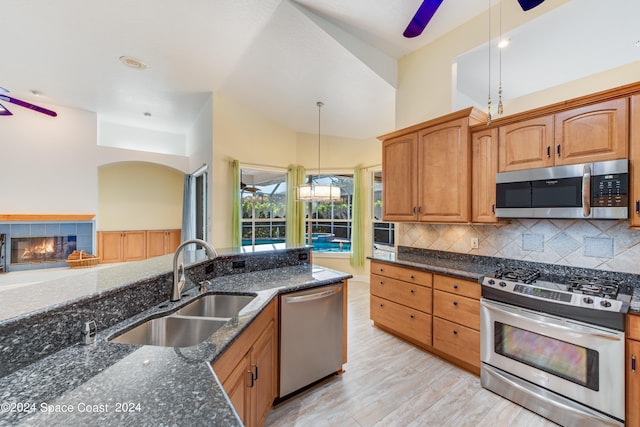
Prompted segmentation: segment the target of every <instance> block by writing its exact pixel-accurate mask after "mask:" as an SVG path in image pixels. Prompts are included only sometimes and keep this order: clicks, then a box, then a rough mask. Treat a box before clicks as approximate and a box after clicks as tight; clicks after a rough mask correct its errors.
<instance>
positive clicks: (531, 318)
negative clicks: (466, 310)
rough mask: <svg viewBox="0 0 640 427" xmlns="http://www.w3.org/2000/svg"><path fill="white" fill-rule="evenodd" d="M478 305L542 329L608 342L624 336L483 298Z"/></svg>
mask: <svg viewBox="0 0 640 427" xmlns="http://www.w3.org/2000/svg"><path fill="white" fill-rule="evenodd" d="M480 304H481V305H482V306H483V307H484V308H486V309H487V310H490V311H493V312H495V313H499V314H503V315H504V314H505V313H506V314H508V315H509V316H513V317H516V318H519V319H523V320H526V321H528V322H534V323H537V324H539V325H542V326H544V327H547V328H548V327H553V328H556V329H561V330H563V331H566V332H575V331H579V332H583V333H585V334H588V335H589V336H591V337H595V338H602V339H605V340H610V341H622V340H624V335H623V336H622V338H621V337H620V336H618V335H615V334H612V333H610V332H608V331H605V330H602V329H600V328H598V327H597V326H595V325H594V326H583V325H581V324H579V323H575V322H572V321H571V320H570V319H567V320H559V319H556V318H555V317H551V316H549V315H544V314H533V313H532V314H530V315H529V314H528V313H527V312H524V311H523V310H524V309H521V308H519V307H512V306H509V305H506V304H501V303H495V302H493V301H489V300H487V299H485V298H482V299H481V300H480ZM566 323H571V326H569V325H567V324H566Z"/></svg>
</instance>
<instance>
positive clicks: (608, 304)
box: [600, 299, 611, 307]
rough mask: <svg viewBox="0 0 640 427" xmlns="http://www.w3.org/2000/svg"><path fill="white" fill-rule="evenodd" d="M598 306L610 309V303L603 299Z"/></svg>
mask: <svg viewBox="0 0 640 427" xmlns="http://www.w3.org/2000/svg"><path fill="white" fill-rule="evenodd" d="M600 305H601V306H603V307H611V303H610V302H609V301H607V300H606V299H603V300H602V301H600Z"/></svg>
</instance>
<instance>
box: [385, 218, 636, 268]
mask: <svg viewBox="0 0 640 427" xmlns="http://www.w3.org/2000/svg"><path fill="white" fill-rule="evenodd" d="M473 238H478V239H479V243H480V244H479V248H478V249H473V248H472V246H471V244H472V243H471V242H472V239H473ZM396 240H397V241H396V243H397V244H398V245H400V246H409V247H414V248H423V249H432V250H440V251H447V252H457V253H465V254H474V255H486V256H495V257H502V258H511V259H518V260H525V261H536V262H544V263H549V264H560V265H567V266H573V267H585V268H595V269H599V270H610V271H618V272H625V273H634V274H640V230H630V229H629V221H625V220H620V221H589V220H540V219H537V220H536V219H513V220H511V222H510V223H505V224H500V225H468V224H460V225H453V224H415V223H400V224H398V225H397V231H396Z"/></svg>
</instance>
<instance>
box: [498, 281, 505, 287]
mask: <svg viewBox="0 0 640 427" xmlns="http://www.w3.org/2000/svg"><path fill="white" fill-rule="evenodd" d="M498 285H499V286H500V287H501V288H505V287H506V286H507V284H506V283H504V282H500V283H498Z"/></svg>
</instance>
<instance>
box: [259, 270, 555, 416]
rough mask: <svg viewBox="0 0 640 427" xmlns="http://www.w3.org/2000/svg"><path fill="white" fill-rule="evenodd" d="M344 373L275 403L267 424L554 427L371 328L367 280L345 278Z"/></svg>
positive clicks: (455, 370) (453, 369)
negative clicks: (346, 358) (346, 351)
mask: <svg viewBox="0 0 640 427" xmlns="http://www.w3.org/2000/svg"><path fill="white" fill-rule="evenodd" d="M348 328H349V355H348V356H349V361H348V363H347V364H346V365H345V366H344V369H345V372H344V374H342V375H340V376H335V377H333V378H331V379H329V380H327V381H326V382H324V383H323V384H320V385H318V386H316V387H314V388H313V389H310V390H308V391H306V392H303V393H301V394H299V395H297V396H296V397H294V398H292V399H289V400H288V401H286V402H283V403H281V404H280V405H278V406H277V407H275V408H274V409H272V411H271V412H270V414H269V417H268V418H267V420H266V422H265V426H274V427H280V426H300V427H323V426H336V427H364V426H384V427H387V426H398V427H400V426H421V427H422V426H452V427H453V426H455V427H461V426H487V427H498V426H518V427H520V426H527V427H528V426H556V424H554V423H552V422H550V421H548V420H546V419H544V418H542V417H539V416H538V415H536V414H534V413H532V412H530V411H528V410H526V409H524V408H522V407H520V406H518V405H516V404H514V403H511V402H510V401H508V400H506V399H503V398H502V397H500V396H498V395H496V394H493V393H492V392H490V391H488V390H485V389H483V388H481V387H480V379H479V378H478V377H476V376H475V375H472V374H470V373H468V372H466V371H464V370H461V369H458V368H456V367H454V366H452V365H450V364H449V363H447V362H445V361H443V360H441V359H439V358H437V357H435V356H432V355H430V354H429V353H427V352H425V351H423V350H420V349H418V348H416V347H414V346H412V345H410V344H407V343H405V342H403V341H401V340H400V339H398V338H395V337H393V336H392V335H390V334H388V333H385V332H383V331H381V330H379V329H377V328H374V327H373V326H372V322H371V320H370V319H369V283H365V282H358V281H350V282H349V324H348Z"/></svg>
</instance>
